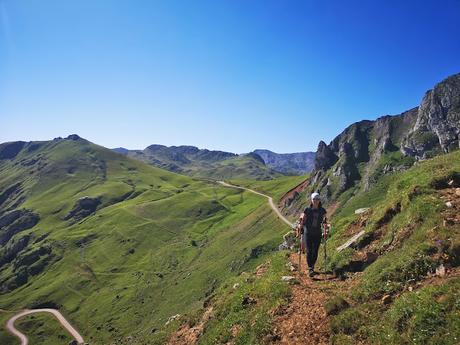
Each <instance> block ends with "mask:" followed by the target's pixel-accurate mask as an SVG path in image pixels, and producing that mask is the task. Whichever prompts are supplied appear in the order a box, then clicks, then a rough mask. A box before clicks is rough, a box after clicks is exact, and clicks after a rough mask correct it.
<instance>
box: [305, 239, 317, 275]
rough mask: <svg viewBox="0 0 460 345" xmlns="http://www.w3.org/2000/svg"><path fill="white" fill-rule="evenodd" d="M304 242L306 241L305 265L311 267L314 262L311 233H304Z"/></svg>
mask: <svg viewBox="0 0 460 345" xmlns="http://www.w3.org/2000/svg"><path fill="white" fill-rule="evenodd" d="M305 240H306V241H305V242H306V250H307V253H306V256H307V265H308V268H309V269H312V268H313V266H314V265H315V263H314V262H313V256H312V253H313V238H312V236H311V235H308V234H306V236H305Z"/></svg>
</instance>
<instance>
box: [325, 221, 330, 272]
mask: <svg viewBox="0 0 460 345" xmlns="http://www.w3.org/2000/svg"><path fill="white" fill-rule="evenodd" d="M330 227H331V225H330V224H328V223H323V240H324V273H326V269H327V249H326V244H327V237H328V235H329V229H330Z"/></svg>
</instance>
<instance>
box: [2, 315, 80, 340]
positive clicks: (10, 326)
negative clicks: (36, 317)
mask: <svg viewBox="0 0 460 345" xmlns="http://www.w3.org/2000/svg"><path fill="white" fill-rule="evenodd" d="M43 312H44V313H51V314H53V315H54V316H55V317H56V319H58V321H59V322H60V323H61V325H62V327H64V328H65V329H66V330H67V331H68V332H69V333H70V334H71V335H72V337H74V338H75V340H76V341H77V343H78V344H83V343H84V340H83V337H82V336H81V335H80V333H78V331H77V330H76V329H75V328H73V327H72V325H71V324H70V323H69V322H68V321H67V320H66V319H65V317H64V316H63V315H62V314H61V313H60V312H59V311H58V310H56V309H48V308H45V309H25V310H23V311H21V312H20V313H18V314H16V315H14V316H13V317H11V318H10V319H9V320H8V322H7V323H6V329H7V330H8V331H9V332H10V333H11V334H13V335H15V336H16V337H18V338H19V339H20V340H21V345H27V344H28V343H29V339H28V338H27V336H26V335H25V334H23V333H21V332H19V331H18V330H17V329H16V328H15V327H14V322H15V321H16V320H17V319H19V318H21V317H23V316H26V315H29V314H34V313H43Z"/></svg>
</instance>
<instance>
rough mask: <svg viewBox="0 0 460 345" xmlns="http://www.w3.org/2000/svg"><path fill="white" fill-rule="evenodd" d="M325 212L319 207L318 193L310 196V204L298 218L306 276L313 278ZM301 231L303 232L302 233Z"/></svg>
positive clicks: (324, 221)
mask: <svg viewBox="0 0 460 345" xmlns="http://www.w3.org/2000/svg"><path fill="white" fill-rule="evenodd" d="M326 222H327V219H326V210H325V209H324V208H323V207H322V205H321V198H320V195H319V193H313V194H312V195H311V203H310V206H309V207H306V208H305V210H304V211H303V213H302V214H301V215H300V217H299V227H298V229H297V233H298V235H300V236H302V235H303V238H302V237H301V240H302V242H304V243H305V247H306V252H307V264H308V272H309V273H308V275H309V276H310V277H313V276H314V275H315V274H316V272H315V271H314V268H315V263H316V259H317V258H318V252H319V245H320V243H321V235H322V232H321V225H322V224H323V223H326ZM302 230H303V231H302Z"/></svg>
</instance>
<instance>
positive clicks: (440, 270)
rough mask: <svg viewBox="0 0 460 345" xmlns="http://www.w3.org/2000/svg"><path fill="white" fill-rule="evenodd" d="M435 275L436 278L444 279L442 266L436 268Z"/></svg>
mask: <svg viewBox="0 0 460 345" xmlns="http://www.w3.org/2000/svg"><path fill="white" fill-rule="evenodd" d="M436 275H437V276H438V277H444V276H445V275H446V268H445V267H444V265H443V264H441V265H439V266H438V267H437V268H436Z"/></svg>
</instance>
